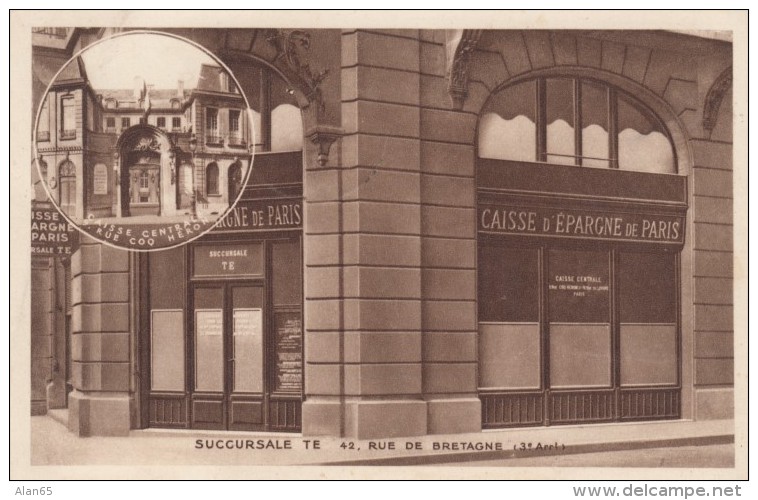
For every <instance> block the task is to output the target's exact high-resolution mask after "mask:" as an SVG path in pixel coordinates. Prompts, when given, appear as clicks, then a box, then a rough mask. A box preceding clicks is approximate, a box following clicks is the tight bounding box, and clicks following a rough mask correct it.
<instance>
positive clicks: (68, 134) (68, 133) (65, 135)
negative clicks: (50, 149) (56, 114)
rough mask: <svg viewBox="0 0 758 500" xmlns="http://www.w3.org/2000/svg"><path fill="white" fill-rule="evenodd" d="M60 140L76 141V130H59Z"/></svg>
mask: <svg viewBox="0 0 758 500" xmlns="http://www.w3.org/2000/svg"><path fill="white" fill-rule="evenodd" d="M60 136H61V139H76V129H73V130H61V134H60Z"/></svg>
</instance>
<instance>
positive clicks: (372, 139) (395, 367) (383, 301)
mask: <svg viewBox="0 0 758 500" xmlns="http://www.w3.org/2000/svg"><path fill="white" fill-rule="evenodd" d="M418 51H419V40H418V31H417V30H399V31H398V30H390V32H366V31H355V30H352V31H345V32H343V34H342V70H341V77H342V82H341V84H342V85H341V92H342V125H343V128H344V131H345V136H344V137H343V138H342V139H341V144H340V146H341V162H340V165H339V167H331V166H327V167H326V168H321V169H315V168H314V164H313V162H311V161H308V160H306V163H307V165H306V175H305V187H304V189H305V200H306V216H305V228H304V233H305V266H306V269H305V290H306V300H305V321H306V346H307V347H306V387H305V391H306V401H305V403H304V406H303V433H304V434H306V435H312V434H330V435H343V436H346V437H354V438H359V439H366V438H378V437H392V436H412V435H422V434H425V433H426V432H427V412H426V402H425V401H424V399H423V396H422V377H421V372H422V358H421V205H420V171H419V169H420V164H419V158H420V141H419V123H420V109H419V80H420V75H419V57H418V53H419V52H418ZM398 54H403V55H404V57H398Z"/></svg>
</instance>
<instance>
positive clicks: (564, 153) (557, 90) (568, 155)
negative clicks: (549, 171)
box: [545, 78, 576, 165]
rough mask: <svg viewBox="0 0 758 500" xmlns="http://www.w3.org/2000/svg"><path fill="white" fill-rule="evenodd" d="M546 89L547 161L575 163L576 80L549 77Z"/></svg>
mask: <svg viewBox="0 0 758 500" xmlns="http://www.w3.org/2000/svg"><path fill="white" fill-rule="evenodd" d="M545 90H546V110H545V117H546V123H547V154H548V156H547V161H549V162H551V163H564V164H567V165H574V155H576V147H575V141H574V81H573V80H568V79H562V78H561V79H557V78H556V79H548V80H547V81H546V84H545Z"/></svg>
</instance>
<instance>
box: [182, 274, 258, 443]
mask: <svg viewBox="0 0 758 500" xmlns="http://www.w3.org/2000/svg"><path fill="white" fill-rule="evenodd" d="M191 299H192V300H191V304H190V307H191V311H192V316H191V318H190V324H189V330H190V333H191V335H190V339H189V340H190V342H189V347H190V352H191V353H192V356H191V358H190V362H191V365H192V369H191V372H190V373H191V374H192V380H191V381H190V384H191V388H192V390H191V394H190V404H191V423H192V427H193V428H196V429H229V430H262V429H265V427H266V418H265V414H266V412H265V409H266V406H267V398H266V393H267V384H266V377H265V376H264V374H265V369H266V366H265V365H266V362H265V358H266V356H265V348H266V344H267V342H266V339H265V332H266V330H267V328H266V319H267V318H265V315H264V311H265V303H264V288H263V286H262V285H257V284H248V283H202V284H195V285H194V286H193V288H192V297H191Z"/></svg>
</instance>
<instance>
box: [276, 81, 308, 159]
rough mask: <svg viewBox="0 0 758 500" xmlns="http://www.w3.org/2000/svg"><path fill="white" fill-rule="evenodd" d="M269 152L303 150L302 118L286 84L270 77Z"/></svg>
mask: <svg viewBox="0 0 758 500" xmlns="http://www.w3.org/2000/svg"><path fill="white" fill-rule="evenodd" d="M270 109H271V151H300V150H301V149H303V118H302V115H301V113H300V107H299V106H298V104H297V100H295V96H294V95H293V94H292V91H291V89H290V88H289V87H288V86H287V84H286V82H285V81H284V80H282V79H281V78H279V77H278V76H276V75H273V74H272V75H271V108H270Z"/></svg>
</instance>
